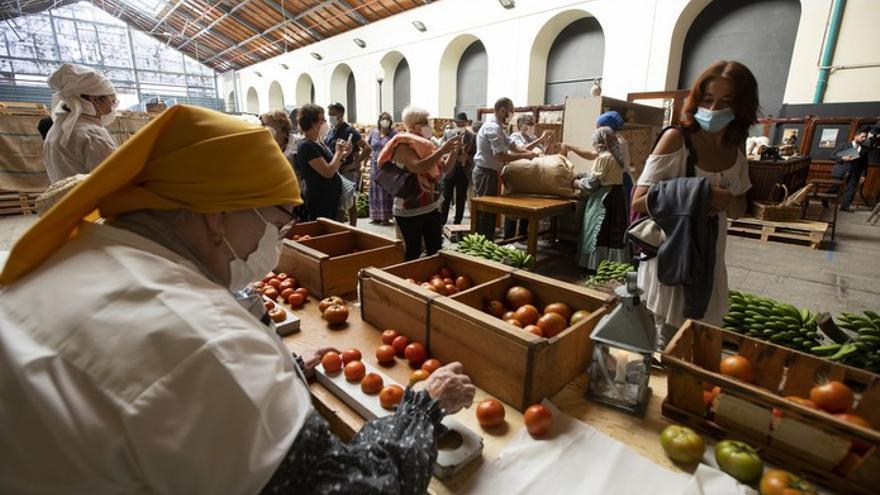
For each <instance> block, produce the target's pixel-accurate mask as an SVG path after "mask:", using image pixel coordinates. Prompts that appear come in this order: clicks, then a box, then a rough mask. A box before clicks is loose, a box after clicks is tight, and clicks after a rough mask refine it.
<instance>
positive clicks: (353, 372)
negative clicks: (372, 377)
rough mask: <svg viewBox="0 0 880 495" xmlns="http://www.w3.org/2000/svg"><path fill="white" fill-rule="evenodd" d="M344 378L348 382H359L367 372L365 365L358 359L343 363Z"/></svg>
mask: <svg viewBox="0 0 880 495" xmlns="http://www.w3.org/2000/svg"><path fill="white" fill-rule="evenodd" d="M343 372H344V373H345V379H346V380H348V381H350V382H359V381H361V380H363V378H364V375H366V374H367V367H366V366H364V363H362V362H360V361H352V362H350V363H348V364H346V365H345V370H344V371H343Z"/></svg>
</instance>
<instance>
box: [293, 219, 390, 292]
mask: <svg viewBox="0 0 880 495" xmlns="http://www.w3.org/2000/svg"><path fill="white" fill-rule="evenodd" d="M310 223H314V222H310ZM320 223H323V224H325V226H327V227H331V228H332V227H335V226H334V225H333V224H335V223H336V222H332V223H331V222H330V221H329V220H327V221H324V220H323V219H322V220H321V221H320ZM339 225H341V224H339ZM305 235H309V234H302V236H305ZM302 236H301V237H299V238H298V240H296V241H294V240H292V239H290V240H285V241H284V246H283V247H282V250H281V257H280V258H279V260H278V270H279V271H284V272H287V273H289V274H290V275H291V276H292V277H294V278H296V280H297V281H298V282H299V284H300V285H302V286H303V287H306V288H308V289H309V291H311V293H312V294H314V295H315V296H317V297H327V296H331V295H333V296H338V295H343V294H349V293H352V292H355V290H357V284H358V272H359V271H360V270H361V269H363V268H366V267H369V266H377V267H382V266H388V265H394V264H397V263H400V262H401V261H403V243H402V242H401V241H398V240H394V239H388V238H386V237H383V236H380V235H376V234H373V233H370V232H366V231H363V230H359V229H356V228H352V227H346V228H344V229H343V230H340V231H336V232H328V233H324V234H321V235H317V236H314V237H309V238H305V239H304V238H303V237H302Z"/></svg>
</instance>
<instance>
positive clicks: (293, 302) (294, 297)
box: [287, 289, 306, 308]
mask: <svg viewBox="0 0 880 495" xmlns="http://www.w3.org/2000/svg"><path fill="white" fill-rule="evenodd" d="M287 290H290V289H287ZM305 302H306V298H304V297H303V295H302V294H300V293H298V292H294V293H293V294H291V295H289V296H287V304H290V307H292V308H301V307H303V304H304V303H305Z"/></svg>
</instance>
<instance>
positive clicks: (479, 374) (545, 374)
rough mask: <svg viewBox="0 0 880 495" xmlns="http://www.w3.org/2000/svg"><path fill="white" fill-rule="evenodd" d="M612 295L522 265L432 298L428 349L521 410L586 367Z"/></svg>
mask: <svg viewBox="0 0 880 495" xmlns="http://www.w3.org/2000/svg"><path fill="white" fill-rule="evenodd" d="M613 301H614V298H613V297H611V296H609V295H606V294H602V293H599V292H596V291H592V290H590V289H587V288H584V287H579V286H576V285H572V284H567V283H563V282H559V281H558V280H554V279H551V278H547V277H543V276H540V275H535V274H532V273H529V272H524V271H515V272H512V273H509V274H507V275H504V276H503V277H501V278H499V279H495V280H492V281H490V282H487V283H485V284H481V285H476V286H474V287H473V288H471V289H469V290H465V291H462V292H459V293H457V294H454V295H452V296H449V297H441V298H437V299H435V300H434V301H433V302H432V304H431V305H430V309H429V314H430V316H429V331H428V335H429V339H428V341H429V342H430V352H431V355H432V356H434V357H436V358H437V359H439V360H440V361H442V362H450V361H460V362H461V363H462V364H464V368H465V370H467V373H468V375H469V376H470V377H471V379H472V380H473V381H474V383H475V384H476V385H477V386H479V387H480V388H482V389H484V390H486V391H487V392H489V393H490V394H492V395H494V396H495V397H498V398H499V399H501V400H503V401H504V402H506V403H508V404H510V405H511V406H513V407H515V408H516V409H518V410H520V411H523V410H525V409H526V408H527V407H529V406H530V405H532V404H535V403H538V402H540V401H541V399H543V398H544V397H552V396H553V395H554V394H555V393H556V392H558V391H559V390H560V389H561V388H562V387H563V386H565V384H567V383H569V382H570V381H571V380H573V379H574V378H575V377H576V376H577V375H578V374H580V373H584V372H585V370H586V369H587V367H588V365H589V363H590V358H591V355H592V344H591V341H590V338H589V337H590V333H591V332H592V331H593V329H594V328H595V326H596V324H597V323H598V322H599V319H600V318H601V317H602V316H603V315H605V314H606V312H607V311H608V307H609V306H610V305H611V304H612V303H613Z"/></svg>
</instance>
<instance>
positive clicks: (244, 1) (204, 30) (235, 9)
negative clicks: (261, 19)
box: [176, 0, 254, 50]
mask: <svg viewBox="0 0 880 495" xmlns="http://www.w3.org/2000/svg"><path fill="white" fill-rule="evenodd" d="M253 1H254V0H242V1H241V2H239V3H238V5H236V6H235V7H232V8H231V9H230V10H229V11H227V12H226V13H224V14H223V15H221V16H220V17H218V18H216V19H214V21H213V22H211V23H210V24H208V25H207V26H205V27H204V28H202V29H201V30H199V32H197V33H196V34H194V35H192V37H191V38H190V39H188V40H186V41H185V42H183V43H181V44H180V45H178V46H177V47H176V48H177V49H178V50H182V49H183V48H184V47H185V46H187V45H189V44H190V43H192V42H193V41H195V40H196V39H197V38H199V37H200V36H201V35H203V34H205V33H207V32H208V31H210V30H211V28H212V27H214V26H216V25H217V24H219V23H220V22H221V21H223V19H226V18H227V17H229V16H231V15H232V14H234V13H236V12H238V11H239V10H240V9H241V8H243V7H244V6H246V5H247V4H249V3H251V2H253ZM221 3H223V2H218V4H217V5H220V4H221Z"/></svg>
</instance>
